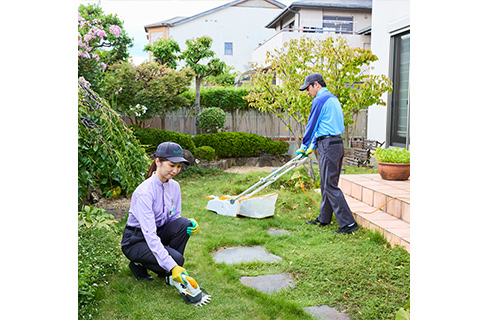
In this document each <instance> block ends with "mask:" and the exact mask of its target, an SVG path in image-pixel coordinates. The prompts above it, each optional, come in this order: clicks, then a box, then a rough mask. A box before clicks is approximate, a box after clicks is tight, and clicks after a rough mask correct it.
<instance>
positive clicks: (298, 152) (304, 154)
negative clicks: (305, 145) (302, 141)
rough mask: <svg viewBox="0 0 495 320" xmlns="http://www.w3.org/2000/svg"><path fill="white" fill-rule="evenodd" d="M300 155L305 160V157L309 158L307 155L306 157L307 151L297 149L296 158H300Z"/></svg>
mask: <svg viewBox="0 0 495 320" xmlns="http://www.w3.org/2000/svg"><path fill="white" fill-rule="evenodd" d="M298 155H302V157H301V158H305V157H307V155H306V151H304V150H302V149H297V151H296V156H298Z"/></svg>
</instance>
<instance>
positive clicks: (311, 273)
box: [92, 167, 410, 319]
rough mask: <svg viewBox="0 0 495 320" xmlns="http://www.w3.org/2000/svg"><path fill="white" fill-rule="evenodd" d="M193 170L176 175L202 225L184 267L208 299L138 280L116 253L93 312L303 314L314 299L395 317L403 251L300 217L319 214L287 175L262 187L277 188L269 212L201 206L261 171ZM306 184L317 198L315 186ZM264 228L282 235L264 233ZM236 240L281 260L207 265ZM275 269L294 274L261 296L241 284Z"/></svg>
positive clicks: (104, 315)
mask: <svg viewBox="0 0 495 320" xmlns="http://www.w3.org/2000/svg"><path fill="white" fill-rule="evenodd" d="M192 168H193V167H190V168H188V169H187V170H186V172H183V173H181V175H180V176H179V177H177V180H179V182H180V184H181V188H182V196H183V202H182V208H183V216H185V217H188V218H194V219H196V220H197V221H198V223H199V225H200V229H199V232H198V235H197V236H195V237H192V238H191V239H190V240H189V242H188V244H187V247H186V252H185V259H186V262H185V265H184V267H185V268H186V269H187V270H188V272H189V273H190V275H191V276H193V277H194V278H195V279H196V280H197V281H198V283H199V284H200V286H202V287H203V288H205V289H206V290H207V291H208V293H209V294H211V295H212V301H211V303H210V304H208V305H206V306H204V307H193V306H189V305H186V304H185V303H184V302H183V301H182V298H181V297H180V295H179V293H178V291H177V290H176V289H175V288H174V287H172V286H166V285H165V281H164V279H162V278H157V277H156V275H155V274H152V275H153V276H154V277H155V280H153V281H149V282H146V281H137V280H135V279H134V277H133V275H132V273H131V271H130V270H129V268H128V267H127V263H126V261H125V259H123V260H119V259H117V260H116V262H117V263H118V264H119V270H120V271H119V272H116V273H113V274H111V275H110V276H108V278H107V280H106V281H108V284H106V285H105V286H102V287H98V297H100V298H101V299H100V303H99V305H98V306H97V309H98V310H97V311H95V312H94V313H93V316H92V318H93V319H311V316H310V315H308V314H306V313H305V312H304V310H303V308H304V307H308V306H317V305H329V306H331V307H335V308H337V309H339V310H341V311H345V312H347V313H348V314H349V316H350V317H351V318H352V319H395V314H396V313H397V311H398V310H399V309H400V308H401V307H404V306H405V305H406V304H407V303H408V301H409V279H410V276H409V275H410V270H409V254H408V253H407V251H405V250H404V249H402V248H397V247H394V248H392V247H391V246H390V245H389V244H387V242H386V241H385V240H384V239H383V237H382V236H381V235H379V234H378V233H376V232H371V231H368V230H365V229H359V230H358V231H357V232H355V233H354V234H351V235H336V234H333V230H335V229H336V228H337V225H336V222H335V220H334V222H333V224H331V225H329V226H326V227H319V226H312V225H307V224H305V223H304V222H305V221H306V220H310V219H314V218H315V217H316V216H317V212H318V207H317V206H316V204H314V203H313V202H312V201H311V199H310V198H309V197H308V196H307V195H305V194H304V193H303V192H301V190H300V189H299V190H298V189H296V188H293V187H288V185H289V184H290V183H292V180H293V179H292V176H291V174H287V175H286V176H284V177H282V178H280V179H279V180H278V181H277V182H275V183H273V184H272V185H271V186H270V187H269V188H268V189H267V190H266V192H267V193H268V192H272V191H278V192H279V198H278V201H277V204H276V209H275V216H274V217H272V218H267V219H261V220H258V219H250V218H233V217H226V216H220V215H217V214H215V213H213V212H209V211H207V210H206V209H205V206H206V203H207V201H208V200H207V199H206V196H208V195H212V194H213V195H217V196H220V195H225V194H230V195H234V194H239V193H240V192H242V191H243V190H245V189H246V188H247V187H249V186H251V185H252V184H253V183H255V182H257V181H258V180H259V178H260V176H266V175H267V174H266V173H260V172H251V173H246V174H231V173H225V172H223V171H220V170H205V169H201V168H195V169H193V170H189V169H192ZM188 170H189V171H188ZM303 174H305V173H304V171H303V170H301V175H303ZM291 179H292V180H291ZM306 191H307V192H308V193H309V194H310V195H311V196H312V197H313V198H314V199H315V200H316V201H317V202H319V201H320V196H319V194H318V193H317V192H314V190H312V189H306ZM262 193H263V192H262ZM124 225H125V219H123V220H122V221H121V222H120V223H119V224H118V226H117V228H120V234H119V236H120V235H121V232H122V230H123V227H124ZM270 228H276V229H284V230H287V231H290V234H289V235H270V234H268V232H267V230H269V229H270ZM237 246H263V247H265V248H266V249H267V250H268V251H270V252H271V253H273V254H276V255H278V256H280V257H282V258H283V261H281V262H278V263H260V262H250V263H242V264H237V265H226V264H224V263H221V264H217V263H215V262H214V260H213V256H212V254H213V253H215V252H216V251H218V250H220V249H222V248H226V247H237ZM282 272H287V273H290V274H291V275H292V276H293V279H294V284H295V287H294V288H291V289H288V290H283V291H280V292H277V293H273V294H264V293H261V292H258V291H256V290H254V289H251V288H249V287H247V286H244V285H243V284H241V283H240V281H239V278H240V277H241V276H259V275H266V274H273V273H282Z"/></svg>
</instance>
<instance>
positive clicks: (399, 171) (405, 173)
mask: <svg viewBox="0 0 495 320" xmlns="http://www.w3.org/2000/svg"><path fill="white" fill-rule="evenodd" d="M378 172H379V173H380V176H381V177H382V179H385V180H407V179H409V175H410V174H411V170H410V163H387V162H379V163H378Z"/></svg>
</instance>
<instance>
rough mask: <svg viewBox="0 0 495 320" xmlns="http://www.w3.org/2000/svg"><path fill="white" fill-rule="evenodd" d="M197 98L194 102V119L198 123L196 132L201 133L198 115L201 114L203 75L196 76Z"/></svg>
mask: <svg viewBox="0 0 495 320" xmlns="http://www.w3.org/2000/svg"><path fill="white" fill-rule="evenodd" d="M195 82H196V100H195V102H194V119H195V123H196V134H199V125H198V115H199V103H200V97H201V77H196V79H195Z"/></svg>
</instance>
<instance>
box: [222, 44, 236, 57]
mask: <svg viewBox="0 0 495 320" xmlns="http://www.w3.org/2000/svg"><path fill="white" fill-rule="evenodd" d="M224 54H225V55H226V56H231V55H233V54H234V44H233V43H232V42H225V50H224Z"/></svg>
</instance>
